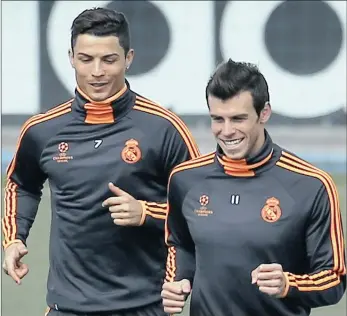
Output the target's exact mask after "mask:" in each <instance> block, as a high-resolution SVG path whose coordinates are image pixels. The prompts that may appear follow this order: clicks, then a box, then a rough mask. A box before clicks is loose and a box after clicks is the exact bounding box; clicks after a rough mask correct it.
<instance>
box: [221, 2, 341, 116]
mask: <svg viewBox="0 0 347 316" xmlns="http://www.w3.org/2000/svg"><path fill="white" fill-rule="evenodd" d="M281 2H283V1H281ZM281 2H280V1H260V2H257V1H232V2H230V3H228V4H227V6H226V7H225V10H224V13H223V16H222V19H221V32H220V43H221V52H222V56H223V58H224V59H228V58H232V59H233V60H235V61H246V62H252V63H255V64H256V65H258V66H259V68H260V71H261V72H262V73H263V74H264V76H265V78H266V80H267V82H268V84H269V90H270V101H271V104H272V108H273V110H274V111H275V112H276V113H279V114H282V115H286V116H290V117H296V118H304V117H315V116H320V115H326V114H329V113H332V112H334V111H336V110H338V109H341V108H342V107H343V106H345V104H346V42H345V40H343V44H342V47H341V49H340V52H339V54H338V56H337V57H336V59H335V60H334V61H333V62H332V63H331V64H330V65H329V66H328V67H327V68H325V69H323V70H322V71H320V72H317V73H315V74H312V75H302V76H298V75H294V74H291V73H289V72H287V71H285V70H283V69H282V68H280V67H279V66H278V65H277V64H276V63H275V62H274V61H273V60H272V58H271V56H270V55H269V54H268V52H267V48H266V47H265V42H264V31H265V26H266V22H267V20H268V18H269V17H270V14H271V13H272V11H273V10H274V9H275V8H276V7H277V6H278V5H280V3H281ZM327 3H328V4H329V5H330V6H331V8H332V9H333V10H334V11H335V12H336V14H337V15H338V16H339V19H340V23H341V25H342V26H343V34H344V35H345V34H346V2H345V1H327ZM343 38H344V36H343ZM312 58H314V56H312Z"/></svg>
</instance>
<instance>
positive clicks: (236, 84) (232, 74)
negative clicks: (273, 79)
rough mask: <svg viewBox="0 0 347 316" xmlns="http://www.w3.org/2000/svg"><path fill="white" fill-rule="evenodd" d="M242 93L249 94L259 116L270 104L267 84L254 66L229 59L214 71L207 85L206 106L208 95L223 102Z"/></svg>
mask: <svg viewBox="0 0 347 316" xmlns="http://www.w3.org/2000/svg"><path fill="white" fill-rule="evenodd" d="M243 91H249V92H250V93H251V95H252V97H253V106H254V108H255V110H256V112H257V114H258V116H259V114H260V112H261V111H262V110H263V108H264V106H265V104H266V102H270V96H269V89H268V84H267V82H266V80H265V78H264V76H263V75H262V73H261V72H260V71H259V69H258V67H257V66H256V65H254V64H251V63H245V62H235V61H233V60H231V59H229V60H228V61H227V62H225V63H222V64H221V65H220V66H219V67H218V68H217V69H216V71H215V72H214V74H213V75H212V76H211V78H210V79H209V81H208V83H207V86H206V101H207V105H208V96H209V95H211V96H214V97H216V98H218V99H221V100H223V101H225V100H228V99H230V98H232V97H234V96H236V95H237V94H239V93H241V92H243ZM208 106H209V105H208Z"/></svg>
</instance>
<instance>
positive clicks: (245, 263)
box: [162, 60, 346, 316]
mask: <svg viewBox="0 0 347 316" xmlns="http://www.w3.org/2000/svg"><path fill="white" fill-rule="evenodd" d="M206 100H207V104H208V107H209V111H210V116H211V127H212V132H213V134H214V136H215V138H216V141H217V150H216V152H214V153H211V154H207V155H204V156H202V157H200V158H197V159H193V160H191V161H189V162H185V163H182V164H180V165H179V166H177V167H176V168H175V169H174V170H173V172H172V173H171V176H170V181H169V187H168V203H169V205H168V206H169V213H168V217H167V231H166V241H167V245H168V247H169V255H168V259H167V273H166V275H167V278H166V281H167V282H166V283H164V285H163V290H162V298H163V305H164V308H165V311H166V312H167V313H179V312H181V311H182V309H183V306H184V304H185V299H186V297H187V296H188V295H189V294H190V292H191V289H192V288H193V291H192V297H191V305H190V306H191V310H190V316H211V315H216V316H217V315H218V316H253V315H257V316H294V315H295V316H307V315H309V314H310V310H311V308H314V307H320V306H326V305H332V304H336V303H337V302H338V301H339V300H340V299H341V297H342V296H343V293H344V292H345V289H346V266H345V248H344V240H343V233H342V222H341V213H340V206H339V200H338V195H337V190H336V186H335V184H334V182H333V180H332V179H331V177H330V176H329V175H328V174H327V173H326V172H324V171H323V170H320V169H319V168H317V167H315V166H313V165H312V164H310V163H308V162H305V161H304V160H302V159H301V158H299V157H297V156H296V155H295V154H293V153H290V152H288V151H287V150H285V149H283V148H281V147H280V146H278V145H277V144H275V143H273V142H272V140H271V137H270V135H269V133H268V132H267V131H266V129H265V125H266V123H267V122H268V120H269V118H270V116H271V107H270V103H269V101H270V97H269V92H268V85H267V82H266V80H265V78H264V76H263V75H262V74H261V73H260V72H259V70H258V69H257V67H256V66H254V65H252V64H247V63H238V62H234V61H232V60H229V61H227V62H226V63H224V64H222V65H221V66H220V67H219V68H218V69H217V70H216V72H215V73H214V74H213V76H212V77H211V79H210V80H209V82H208V85H207V88H206Z"/></svg>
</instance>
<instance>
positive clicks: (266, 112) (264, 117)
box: [259, 102, 272, 124]
mask: <svg viewBox="0 0 347 316" xmlns="http://www.w3.org/2000/svg"><path fill="white" fill-rule="evenodd" d="M271 114H272V110H271V105H270V102H266V103H265V106H264V108H263V109H262V110H261V112H260V117H259V119H260V123H261V124H265V123H266V122H267V121H268V120H269V119H270V117H271Z"/></svg>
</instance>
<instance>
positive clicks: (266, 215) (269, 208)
mask: <svg viewBox="0 0 347 316" xmlns="http://www.w3.org/2000/svg"><path fill="white" fill-rule="evenodd" d="M281 215H282V211H281V208H280V201H279V200H278V199H276V198H274V197H272V198H269V199H267V200H266V203H265V205H264V207H263V208H262V210H261V217H262V218H263V220H264V221H266V222H269V223H274V222H277V221H278V220H279V219H280V217H281Z"/></svg>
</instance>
